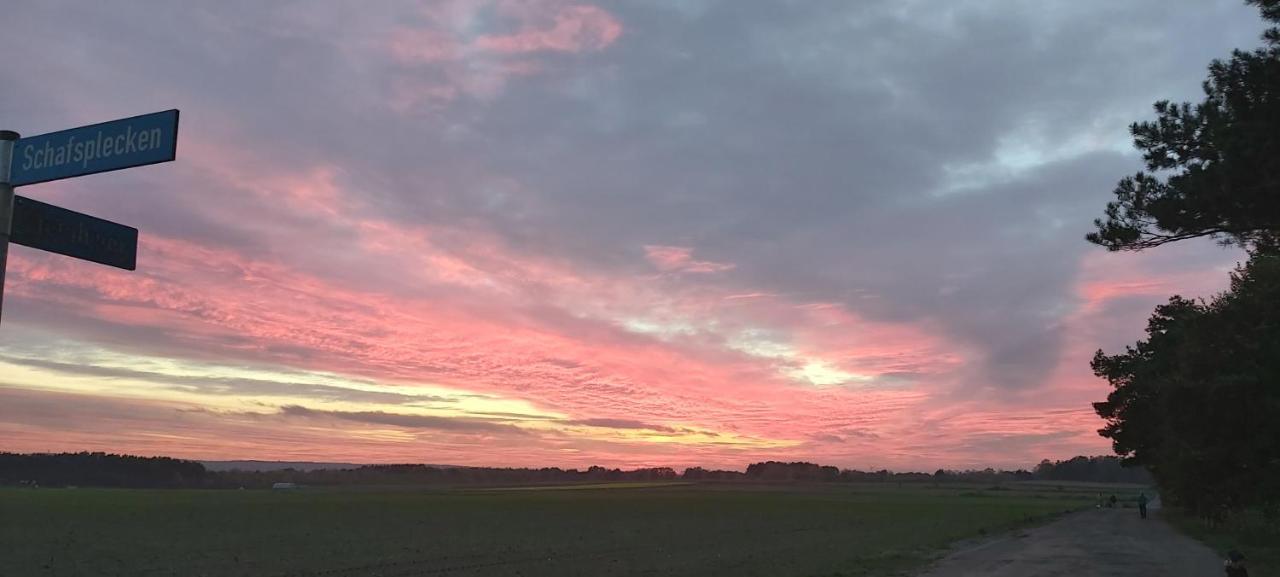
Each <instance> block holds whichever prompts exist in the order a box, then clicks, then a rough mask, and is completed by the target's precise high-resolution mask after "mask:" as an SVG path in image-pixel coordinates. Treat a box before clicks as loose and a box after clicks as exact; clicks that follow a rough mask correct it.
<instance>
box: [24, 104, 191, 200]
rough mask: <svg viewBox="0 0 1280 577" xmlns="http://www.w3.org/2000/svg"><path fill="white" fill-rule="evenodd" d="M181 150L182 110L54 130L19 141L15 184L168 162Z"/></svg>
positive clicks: (33, 182)
mask: <svg viewBox="0 0 1280 577" xmlns="http://www.w3.org/2000/svg"><path fill="white" fill-rule="evenodd" d="M177 152H178V111H177V110H166V111H164V112H156V113H154V114H144V115H142V116H134V117H133V118H125V119H122V120H112V121H111V122H103V123H101V124H91V125H89V126H81V127H79V128H72V129H69V130H61V131H58V132H50V133H49V134H41V135H39V136H32V137H29V138H22V139H19V140H18V141H17V142H16V143H14V149H13V164H12V165H11V167H10V180H11V182H12V183H13V185H14V186H22V185H25V184H35V183H37V182H48V181H50V180H58V179H62V178H71V177H73V176H82V175H85V174H93V173H96V172H107V171H109V170H120V169H122V168H131V167H134V166H143V165H146V164H155V163H157V162H168V161H171V160H173V159H174V157H175V155H177Z"/></svg>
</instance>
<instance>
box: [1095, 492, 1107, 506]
mask: <svg viewBox="0 0 1280 577" xmlns="http://www.w3.org/2000/svg"><path fill="white" fill-rule="evenodd" d="M1106 502H1107V500H1106V499H1104V498H1103V497H1102V493H1098V504H1097V505H1096V507H1097V508H1098V509H1101V508H1102V506H1103V505H1104V504H1106Z"/></svg>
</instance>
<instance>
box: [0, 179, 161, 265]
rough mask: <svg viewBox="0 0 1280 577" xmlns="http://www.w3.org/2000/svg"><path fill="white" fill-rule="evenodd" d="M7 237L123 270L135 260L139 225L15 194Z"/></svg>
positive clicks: (42, 248)
mask: <svg viewBox="0 0 1280 577" xmlns="http://www.w3.org/2000/svg"><path fill="white" fill-rule="evenodd" d="M9 240H10V241H11V242H16V243H18V244H20V245H23V246H29V247H31V248H38V249H40V250H47V251H49V252H56V253H58V254H62V255H66V256H69V257H74V258H78V259H83V260H88V261H93V262H96V263H99V264H105V265H107V266H114V267H117V268H122V269H125V270H134V269H136V268H137V262H138V229H136V228H133V227H131V226H124V225H122V224H116V223H114V222H111V221H109V220H103V219H101V218H98V217H94V216H89V215H87V214H81V213H79V212H76V211H74V210H67V209H65V208H61V207H57V206H54V205H52V204H45V203H43V202H40V201H38V200H32V199H30V198H24V197H21V196H17V195H14V197H13V228H12V230H11V231H10V233H9Z"/></svg>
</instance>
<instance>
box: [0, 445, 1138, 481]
mask: <svg viewBox="0 0 1280 577" xmlns="http://www.w3.org/2000/svg"><path fill="white" fill-rule="evenodd" d="M1149 479H1150V477H1149V476H1147V474H1146V472H1145V471H1142V470H1141V469H1131V468H1124V467H1122V466H1121V464H1120V459H1119V458H1118V457H1076V458H1074V459H1070V460H1067V461H1053V462H1050V461H1043V462H1041V463H1040V465H1038V466H1037V467H1036V468H1035V470H1034V471H1027V470H1021V469H1020V470H1017V471H997V470H994V469H984V470H969V471H948V470H942V469H939V470H938V471H936V472H934V473H933V474H929V473H917V472H907V473H894V472H891V471H888V470H885V469H881V470H879V471H859V470H855V469H840V468H837V467H833V466H829V465H827V466H823V465H818V464H816V463H807V462H789V463H788V462H780V461H767V462H762V463H753V464H751V465H749V466H748V467H747V469H746V471H745V472H743V471H725V470H708V469H704V468H702V467H690V468H688V469H685V470H684V472H683V473H677V472H676V471H675V470H674V469H671V468H670V467H653V468H645V469H633V470H627V471H624V470H621V469H608V468H605V467H590V468H587V469H585V470H582V469H561V468H558V467H544V468H539V469H532V468H498V467H435V466H431V465H409V464H405V465H365V466H361V467H356V468H350V469H315V470H305V471H304V470H296V469H282V470H273V471H243V470H232V471H208V470H206V469H205V467H204V466H203V465H201V464H200V463H197V462H195V461H184V460H180V459H171V458H168V457H134V456H129V455H114V454H106V453H61V454H15V453H0V485H26V486H45V487H65V486H84V487H136V488H224V489H227V488H232V489H233V488H240V487H244V488H249V489H261V488H268V487H271V486H272V485H273V484H275V483H294V484H296V485H302V486H342V485H352V486H356V485H367V486H395V485H406V486H407V485H439V486H467V485H489V486H503V485H534V484H560V483H565V484H569V483H608V482H643V481H679V480H684V481H740V482H818V483H841V482H844V483H848V482H897V483H903V482H914V483H919V482H933V483H942V482H967V483H984V484H999V483H1004V482H1015V481H1031V480H1050V481H1094V482H1133V483H1143V482H1147V481H1148V480H1149Z"/></svg>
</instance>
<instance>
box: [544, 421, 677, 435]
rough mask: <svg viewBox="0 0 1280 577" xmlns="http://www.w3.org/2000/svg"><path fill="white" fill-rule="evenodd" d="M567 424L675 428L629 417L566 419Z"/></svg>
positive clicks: (663, 429)
mask: <svg viewBox="0 0 1280 577" xmlns="http://www.w3.org/2000/svg"><path fill="white" fill-rule="evenodd" d="M565 424H568V425H583V426H587V427H602V428H606V429H644V430H649V431H660V432H663V433H674V432H676V430H675V429H673V428H671V427H668V426H665V425H651V424H649V423H645V422H641V421H634V420H631V419H580V420H574V421H566V423H565Z"/></svg>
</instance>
